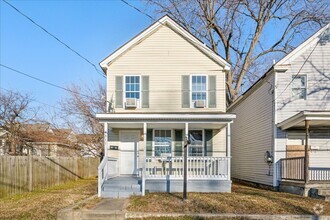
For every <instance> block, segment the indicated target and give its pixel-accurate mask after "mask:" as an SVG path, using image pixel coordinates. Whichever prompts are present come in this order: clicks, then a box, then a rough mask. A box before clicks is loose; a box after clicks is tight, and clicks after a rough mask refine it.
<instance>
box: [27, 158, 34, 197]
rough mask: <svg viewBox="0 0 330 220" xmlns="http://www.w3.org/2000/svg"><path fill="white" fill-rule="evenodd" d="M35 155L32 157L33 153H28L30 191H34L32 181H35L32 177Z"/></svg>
mask: <svg viewBox="0 0 330 220" xmlns="http://www.w3.org/2000/svg"><path fill="white" fill-rule="evenodd" d="M32 160H33V157H32V155H31V154H29V155H28V177H29V179H28V183H29V192H31V191H32V186H33V184H32V181H33V178H32V176H33V173H32V172H33V169H32V163H33V161H32Z"/></svg>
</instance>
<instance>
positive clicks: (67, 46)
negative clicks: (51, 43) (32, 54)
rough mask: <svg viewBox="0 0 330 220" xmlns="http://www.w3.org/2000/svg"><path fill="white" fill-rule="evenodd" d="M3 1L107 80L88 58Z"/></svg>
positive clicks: (4, 0)
mask: <svg viewBox="0 0 330 220" xmlns="http://www.w3.org/2000/svg"><path fill="white" fill-rule="evenodd" d="M2 1H3V2H5V3H6V4H7V5H9V6H10V7H11V8H13V9H14V10H15V11H17V12H18V13H19V14H21V15H22V16H23V17H25V18H26V19H28V20H29V21H30V22H32V23H33V24H34V25H36V26H37V27H39V28H40V29H41V30H43V31H44V32H45V33H47V34H48V35H49V36H51V37H52V38H54V39H55V40H56V41H58V42H59V43H60V44H62V45H63V46H65V47H66V48H68V49H69V50H70V51H72V52H73V53H75V54H76V55H77V56H79V57H80V58H82V59H83V60H85V61H86V62H87V63H88V64H89V65H91V66H92V67H93V68H94V69H95V70H96V72H97V73H98V74H99V75H101V76H102V77H104V78H105V76H104V73H103V72H102V71H100V70H98V69H97V67H96V65H95V64H94V63H92V62H91V61H90V60H89V59H87V58H86V57H84V56H83V55H81V54H80V53H78V52H77V51H76V50H74V49H73V48H72V47H70V46H69V45H68V44H67V43H64V42H63V41H62V40H60V39H59V38H58V37H56V36H55V35H54V34H52V33H50V32H49V31H48V30H47V29H46V28H44V27H42V26H41V25H40V24H38V23H37V22H35V21H34V20H32V18H30V17H29V16H28V15H26V14H24V13H23V12H21V11H20V10H19V9H18V8H16V7H15V6H13V5H12V4H10V3H9V2H8V1H6V0H2Z"/></svg>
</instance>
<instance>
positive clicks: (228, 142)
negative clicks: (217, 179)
mask: <svg viewBox="0 0 330 220" xmlns="http://www.w3.org/2000/svg"><path fill="white" fill-rule="evenodd" d="M226 130H227V139H226V140H227V150H226V152H227V158H228V170H227V172H228V180H230V179H231V142H230V139H231V133H230V123H228V124H227V128H226Z"/></svg>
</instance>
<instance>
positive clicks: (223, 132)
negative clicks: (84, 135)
mask: <svg viewBox="0 0 330 220" xmlns="http://www.w3.org/2000/svg"><path fill="white" fill-rule="evenodd" d="M97 117H98V118H99V120H100V121H101V122H102V123H104V127H105V132H104V133H105V148H104V152H105V154H104V155H105V156H104V158H103V160H102V162H101V164H100V166H99V196H102V191H104V186H105V185H106V184H105V183H109V182H111V181H112V180H113V181H114V180H115V177H117V178H118V177H124V176H126V177H127V176H131V177H134V178H135V180H137V182H138V183H139V185H140V192H141V194H142V195H144V193H145V192H146V191H150V192H180V191H182V188H183V182H182V181H183V173H184V147H185V144H187V141H188V140H189V142H190V143H189V144H188V146H187V147H188V149H187V152H188V155H187V156H188V158H187V161H188V163H187V164H188V167H187V174H188V191H195V192H220V191H224V192H230V190H231V180H230V160H231V156H230V124H231V123H232V121H233V119H234V118H235V115H232V114H225V113H219V112H213V113H182V114H166V113H159V114H148V113H140V114H126V113H116V114H99V115H98V116H97ZM104 195H105V194H104Z"/></svg>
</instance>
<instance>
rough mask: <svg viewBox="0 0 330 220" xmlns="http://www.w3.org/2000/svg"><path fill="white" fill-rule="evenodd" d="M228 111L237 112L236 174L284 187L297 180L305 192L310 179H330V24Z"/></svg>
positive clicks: (279, 64)
mask: <svg viewBox="0 0 330 220" xmlns="http://www.w3.org/2000/svg"><path fill="white" fill-rule="evenodd" d="M228 112H231V113H235V114H236V115H237V119H236V120H235V123H234V124H233V126H232V176H233V178H236V179H241V180H245V181H250V182H254V183H259V184H264V185H269V186H272V187H279V186H280V187H282V188H285V187H286V186H292V185H293V182H292V181H295V183H296V184H295V185H296V186H299V187H298V188H297V190H298V191H296V192H297V193H302V192H304V193H305V194H306V193H307V191H308V188H309V184H310V183H315V182H316V181H318V182H322V181H329V180H330V25H329V24H328V25H326V26H325V27H323V28H322V29H321V30H319V31H318V32H317V33H315V34H314V35H313V36H311V37H310V38H309V39H307V40H306V41H305V42H304V43H302V44H301V45H300V46H298V47H297V48H296V49H294V50H293V51H292V52H291V53H289V54H288V55H287V56H285V57H284V58H283V59H281V60H280V61H279V62H277V63H276V64H275V65H273V67H272V68H270V70H269V71H268V72H267V73H266V74H265V75H264V76H263V77H261V79H260V80H258V81H257V82H256V83H255V84H254V85H253V86H252V87H251V88H250V89H249V90H248V91H246V92H245V93H244V94H243V95H242V96H241V97H240V98H239V99H238V100H237V101H236V102H234V103H233V104H232V105H231V106H230V107H229V108H228ZM309 148H310V149H309ZM305 149H306V152H307V154H306V155H305ZM267 151H268V153H267ZM265 157H266V158H265ZM267 157H268V159H269V160H270V161H269V162H272V163H269V164H268V163H267V162H266V160H267ZM305 161H306V165H305ZM305 167H306V168H305ZM305 170H307V172H305ZM297 182H298V183H299V184H297ZM287 188H288V187H287ZM305 189H307V190H305Z"/></svg>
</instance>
